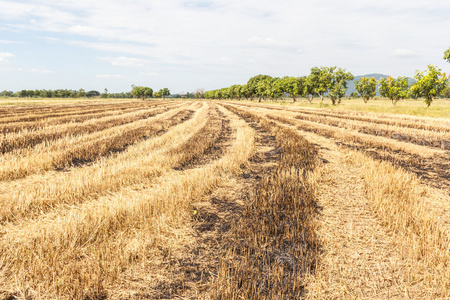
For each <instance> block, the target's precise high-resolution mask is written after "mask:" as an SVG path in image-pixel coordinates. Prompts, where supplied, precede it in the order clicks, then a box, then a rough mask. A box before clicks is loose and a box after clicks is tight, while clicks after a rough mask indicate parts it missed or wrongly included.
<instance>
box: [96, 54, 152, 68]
mask: <svg viewBox="0 0 450 300" xmlns="http://www.w3.org/2000/svg"><path fill="white" fill-rule="evenodd" d="M100 60H102V61H106V62H109V63H111V64H112V65H113V66H118V67H143V66H145V65H146V64H148V63H149V60H147V59H141V58H134V57H125V56H119V57H100Z"/></svg>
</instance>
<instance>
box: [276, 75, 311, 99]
mask: <svg viewBox="0 0 450 300" xmlns="http://www.w3.org/2000/svg"><path fill="white" fill-rule="evenodd" d="M279 81H280V85H281V90H280V92H281V93H283V94H284V93H288V94H289V96H291V97H292V100H293V101H294V102H295V101H296V100H297V99H296V98H297V97H298V96H300V95H302V94H303V89H304V82H305V79H304V77H297V78H296V77H289V76H285V77H283V78H282V79H279Z"/></svg>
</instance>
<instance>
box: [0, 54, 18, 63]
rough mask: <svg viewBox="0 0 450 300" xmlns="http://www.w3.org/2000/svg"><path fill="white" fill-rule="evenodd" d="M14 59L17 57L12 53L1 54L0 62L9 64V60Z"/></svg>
mask: <svg viewBox="0 0 450 300" xmlns="http://www.w3.org/2000/svg"><path fill="white" fill-rule="evenodd" d="M13 57H15V55H14V54H12V53H9V52H0V62H7V61H8V58H13Z"/></svg>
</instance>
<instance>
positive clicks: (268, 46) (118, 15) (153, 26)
mask: <svg viewBox="0 0 450 300" xmlns="http://www.w3.org/2000/svg"><path fill="white" fill-rule="evenodd" d="M448 47H450V1H448V0H427V1H415V0H408V1H406V0H397V1H392V0H364V1H357V0H340V1H332V0H314V1H313V0H309V1H304V0H277V1H273V0H192V1H191V0H127V1H123V0H33V1H31V0H0V90H5V89H6V90H12V91H17V90H21V89H57V88H67V89H79V88H84V89H86V90H91V89H96V90H99V91H103V89H104V88H107V89H108V90H109V91H110V92H121V91H129V90H131V85H132V84H135V85H146V86H150V87H152V88H153V89H160V88H164V87H168V88H169V89H170V90H171V92H172V93H178V92H189V91H194V90H196V89H197V88H205V89H207V90H209V89H216V88H221V87H226V86H230V85H232V84H243V83H245V82H246V81H247V80H248V79H249V78H250V77H251V76H254V75H257V74H268V75H272V76H286V75H289V76H301V75H307V74H308V73H309V69H310V68H311V67H313V66H339V67H342V68H345V69H347V70H348V71H351V72H352V73H353V74H354V75H362V74H367V73H383V74H388V75H393V76H400V75H402V76H411V77H412V76H413V75H414V72H415V70H418V69H419V70H424V69H425V68H426V66H427V65H428V64H435V65H437V66H438V67H440V68H441V69H443V70H444V71H447V72H449V71H450V64H449V63H447V62H446V61H444V60H443V53H444V51H445V49H447V48H448Z"/></svg>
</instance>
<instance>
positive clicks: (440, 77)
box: [410, 65, 448, 107]
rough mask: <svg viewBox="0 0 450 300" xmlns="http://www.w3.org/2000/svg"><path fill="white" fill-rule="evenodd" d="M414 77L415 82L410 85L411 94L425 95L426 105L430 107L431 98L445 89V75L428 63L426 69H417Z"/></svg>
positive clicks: (446, 79) (446, 78)
mask: <svg viewBox="0 0 450 300" xmlns="http://www.w3.org/2000/svg"><path fill="white" fill-rule="evenodd" d="M414 79H416V80H417V82H416V83H414V84H413V85H412V86H411V88H410V91H411V93H412V94H413V95H416V96H419V97H425V103H426V104H427V107H430V105H431V102H433V98H434V97H436V95H439V94H440V93H441V92H442V91H443V90H444V89H445V87H446V86H447V82H448V77H447V75H446V74H445V73H442V72H441V69H438V68H437V67H435V66H433V65H428V71H423V72H419V71H417V72H416V75H414Z"/></svg>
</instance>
